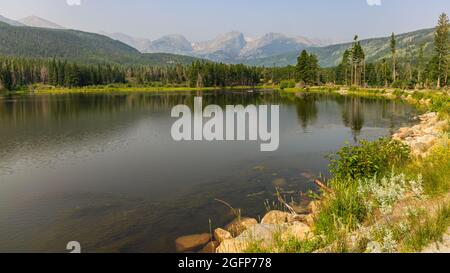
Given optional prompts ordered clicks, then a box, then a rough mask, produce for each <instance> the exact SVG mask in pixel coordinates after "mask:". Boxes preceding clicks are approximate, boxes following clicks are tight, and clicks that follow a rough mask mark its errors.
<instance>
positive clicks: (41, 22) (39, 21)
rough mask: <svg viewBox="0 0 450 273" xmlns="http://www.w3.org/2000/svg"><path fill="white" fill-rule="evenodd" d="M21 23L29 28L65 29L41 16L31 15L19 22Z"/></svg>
mask: <svg viewBox="0 0 450 273" xmlns="http://www.w3.org/2000/svg"><path fill="white" fill-rule="evenodd" d="M19 22H20V23H22V24H24V25H26V26H29V27H40V28H50V29H65V28H64V27H62V26H60V25H58V24H56V23H53V22H50V21H48V20H46V19H43V18H41V17H39V16H35V15H31V16H28V17H25V18H22V19H20V20H19Z"/></svg>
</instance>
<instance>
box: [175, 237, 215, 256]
mask: <svg viewBox="0 0 450 273" xmlns="http://www.w3.org/2000/svg"><path fill="white" fill-rule="evenodd" d="M209 241H211V236H210V235H209V234H208V233H204V234H194V235H188V236H182V237H180V238H178V239H176V240H175V246H176V250H177V252H186V251H192V250H196V249H198V248H200V247H202V246H204V245H206V244H207V243H208V242H209Z"/></svg>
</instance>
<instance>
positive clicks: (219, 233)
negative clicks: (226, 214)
mask: <svg viewBox="0 0 450 273" xmlns="http://www.w3.org/2000/svg"><path fill="white" fill-rule="evenodd" d="M214 238H215V239H216V240H217V241H218V242H219V243H221V242H223V241H225V240H228V239H233V236H232V235H231V233H230V232H228V231H226V230H224V229H221V228H218V229H216V230H215V231H214Z"/></svg>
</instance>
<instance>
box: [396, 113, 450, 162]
mask: <svg viewBox="0 0 450 273" xmlns="http://www.w3.org/2000/svg"><path fill="white" fill-rule="evenodd" d="M416 119H417V120H420V123H419V124H417V125H415V126H413V127H410V128H409V127H405V128H400V129H399V130H398V132H397V133H395V134H394V135H393V136H392V139H394V140H398V141H401V142H403V143H404V144H406V145H408V146H409V147H410V148H411V152H412V154H413V155H414V156H418V157H426V156H427V155H428V151H429V150H430V148H431V147H433V146H434V144H436V142H437V141H438V140H439V138H440V136H441V134H442V131H443V129H444V128H445V127H446V126H448V122H447V121H446V120H442V121H441V120H439V116H438V114H437V113H434V112H432V113H427V114H424V115H421V116H419V117H417V118H416Z"/></svg>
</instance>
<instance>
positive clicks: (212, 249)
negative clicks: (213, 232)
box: [200, 241, 220, 253]
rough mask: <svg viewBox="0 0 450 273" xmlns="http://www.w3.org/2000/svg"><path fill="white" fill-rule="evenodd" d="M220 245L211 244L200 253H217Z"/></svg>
mask: <svg viewBox="0 0 450 273" xmlns="http://www.w3.org/2000/svg"><path fill="white" fill-rule="evenodd" d="M219 245H220V243H219V242H217V241H212V242H209V243H208V244H207V245H206V246H205V247H204V248H203V249H202V250H201V251H200V253H216V249H217V247H218V246H219Z"/></svg>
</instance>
